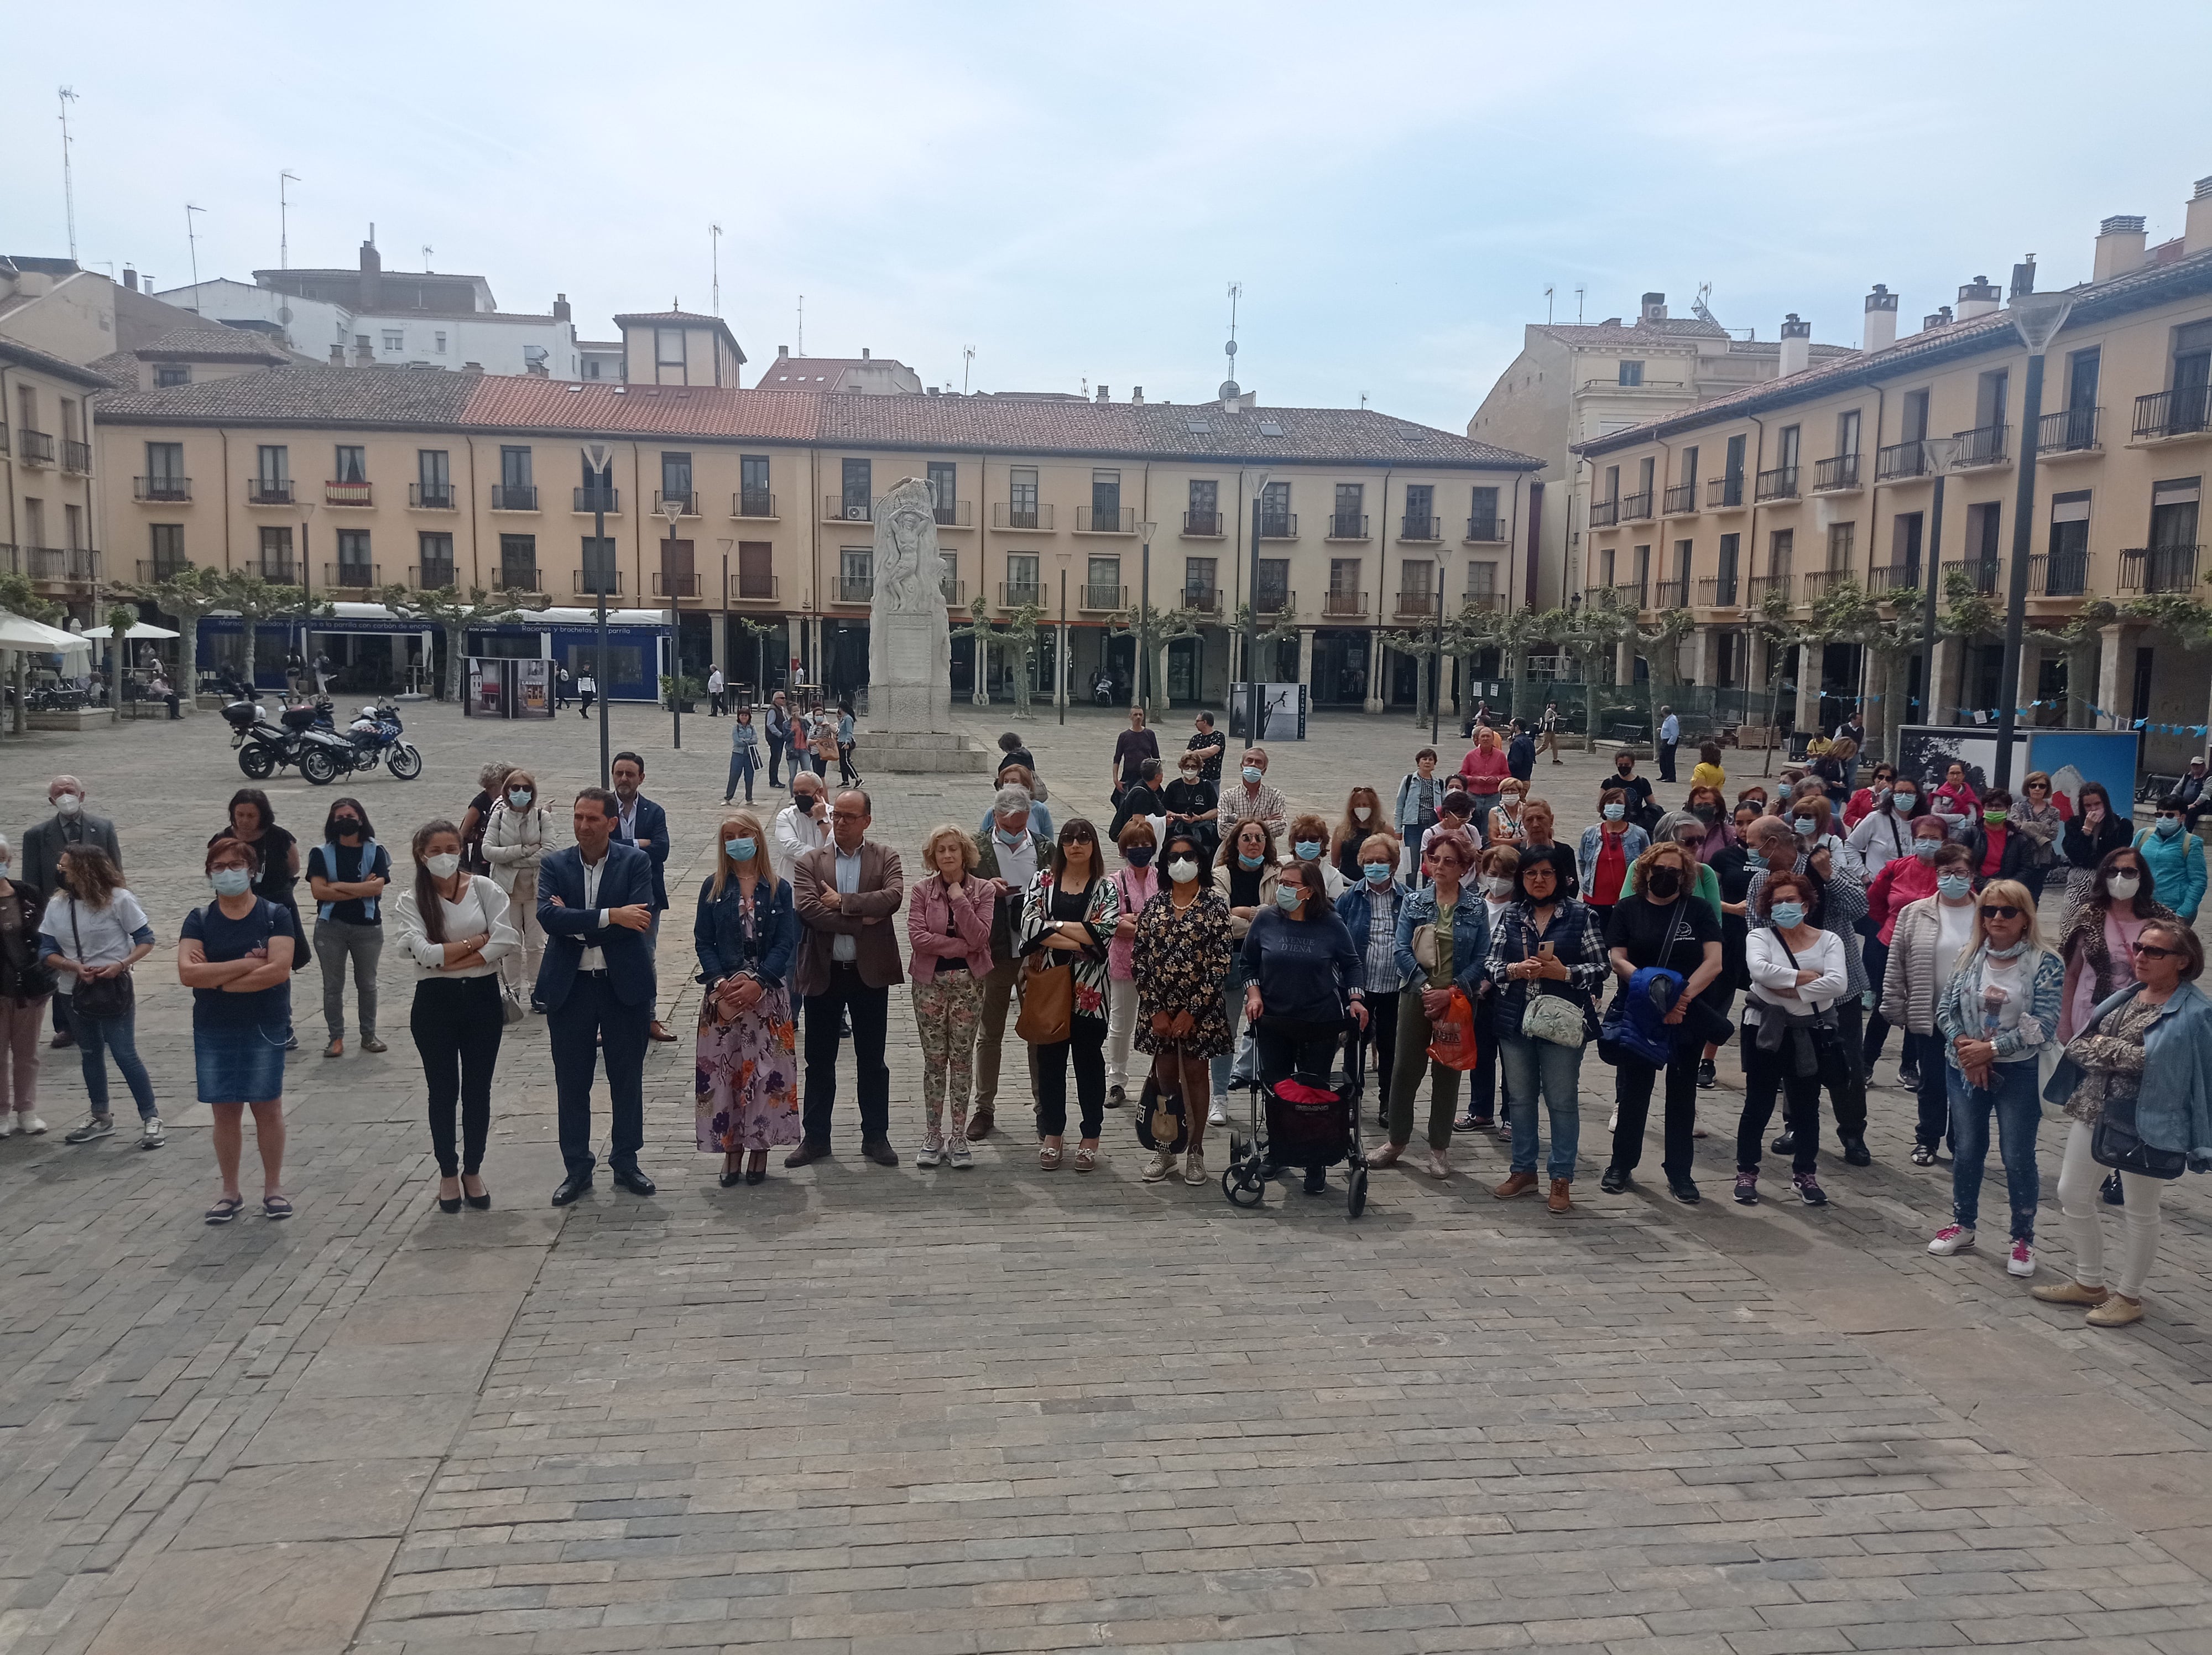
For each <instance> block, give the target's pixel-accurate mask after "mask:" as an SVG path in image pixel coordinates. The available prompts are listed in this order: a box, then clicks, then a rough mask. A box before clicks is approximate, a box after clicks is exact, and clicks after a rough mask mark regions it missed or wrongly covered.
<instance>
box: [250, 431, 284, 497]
mask: <svg viewBox="0 0 2212 1655" xmlns="http://www.w3.org/2000/svg"><path fill="white" fill-rule="evenodd" d="M291 454H292V451H291V450H290V449H289V448H288V447H285V446H284V445H283V443H281V442H264V443H263V444H262V445H261V446H260V448H259V449H258V451H257V453H255V456H254V473H253V475H254V479H255V481H257V482H258V483H259V484H261V488H262V491H263V492H264V494H268V493H275V494H282V493H283V491H284V489H285V485H286V484H288V483H289V482H290V480H291V476H292V472H291Z"/></svg>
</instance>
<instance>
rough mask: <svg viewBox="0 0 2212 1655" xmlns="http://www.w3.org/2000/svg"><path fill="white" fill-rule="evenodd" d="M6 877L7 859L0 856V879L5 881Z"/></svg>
mask: <svg viewBox="0 0 2212 1655" xmlns="http://www.w3.org/2000/svg"><path fill="white" fill-rule="evenodd" d="M7 877H8V859H7V858H6V857H5V856H0V879H6V878H7Z"/></svg>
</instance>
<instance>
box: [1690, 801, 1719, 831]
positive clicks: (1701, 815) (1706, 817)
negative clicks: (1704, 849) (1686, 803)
mask: <svg viewBox="0 0 2212 1655" xmlns="http://www.w3.org/2000/svg"><path fill="white" fill-rule="evenodd" d="M1690 814H1691V815H1692V816H1694V817H1696V818H1698V819H1699V821H1700V822H1703V823H1704V824H1705V825H1706V826H1708V827H1711V825H1712V821H1713V818H1714V817H1716V816H1717V815H1719V814H1720V812H1718V811H1717V810H1715V809H1714V808H1713V807H1712V806H1711V805H1692V806H1690Z"/></svg>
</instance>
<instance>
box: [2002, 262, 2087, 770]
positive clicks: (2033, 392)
mask: <svg viewBox="0 0 2212 1655" xmlns="http://www.w3.org/2000/svg"><path fill="white" fill-rule="evenodd" d="M2034 285H2035V265H2033V262H2031V263H2028V264H2025V265H2015V266H2014V267H2013V284H2012V286H2013V290H2012V302H2011V303H2010V305H2008V307H2006V309H2007V313H2008V315H2010V316H2011V318H2012V325H2013V327H2014V329H2015V331H2016V332H2018V333H2019V335H2020V338H2021V344H2024V345H2026V346H2027V386H2026V387H2025V388H2024V390H2023V392H2022V395H2021V410H2020V429H2021V441H2020V488H2019V491H2018V492H2017V493H2016V494H2015V496H2014V499H2013V510H2012V572H2011V579H2010V580H2009V581H2008V582H2007V593H2006V600H2005V641H2004V666H2003V667H2002V669H2001V675H2000V677H1999V678H1998V679H1997V691H1998V693H1999V694H2000V695H2001V696H2002V697H2003V698H2002V700H2001V701H2000V702H1999V703H1997V782H1996V784H1997V786H1999V787H2001V788H2005V789H2007V790H2008V791H2009V790H2010V789H2011V787H2012V734H2013V725H2014V721H2015V718H2016V716H2017V715H2018V713H2019V710H2020V709H2019V702H2020V642H2021V626H2022V624H2023V617H2024V616H2025V615H2026V613H2027V560H2028V552H2029V549H2030V548H2031V547H2032V546H2033V545H2034V522H2033V518H2034V515H2035V451H2036V447H2037V446H2038V445H2037V439H2038V437H2039V436H2040V435H2041V434H2042V425H2043V353H2044V352H2045V350H2048V349H2049V348H2050V346H2051V340H2052V339H2054V338H2057V335H2058V330H2059V329H2060V328H2062V327H2063V326H2065V325H2066V316H2067V313H2068V312H2069V311H2071V310H2072V309H2073V308H2074V296H2073V295H2071V294H2069V293H2037V292H2035V291H2033V289H2034Z"/></svg>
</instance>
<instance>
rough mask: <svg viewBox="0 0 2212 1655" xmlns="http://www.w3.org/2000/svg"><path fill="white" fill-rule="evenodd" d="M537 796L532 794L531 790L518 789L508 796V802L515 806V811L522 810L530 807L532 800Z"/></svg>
mask: <svg viewBox="0 0 2212 1655" xmlns="http://www.w3.org/2000/svg"><path fill="white" fill-rule="evenodd" d="M535 796H536V795H534V794H532V792H531V791H530V789H529V788H515V789H514V790H513V791H512V792H511V793H509V794H507V803H508V804H510V805H512V806H514V807H515V809H517V810H520V809H522V808H523V807H524V806H526V805H528V804H529V803H530V801H531V800H532V798H533V797H535Z"/></svg>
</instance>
